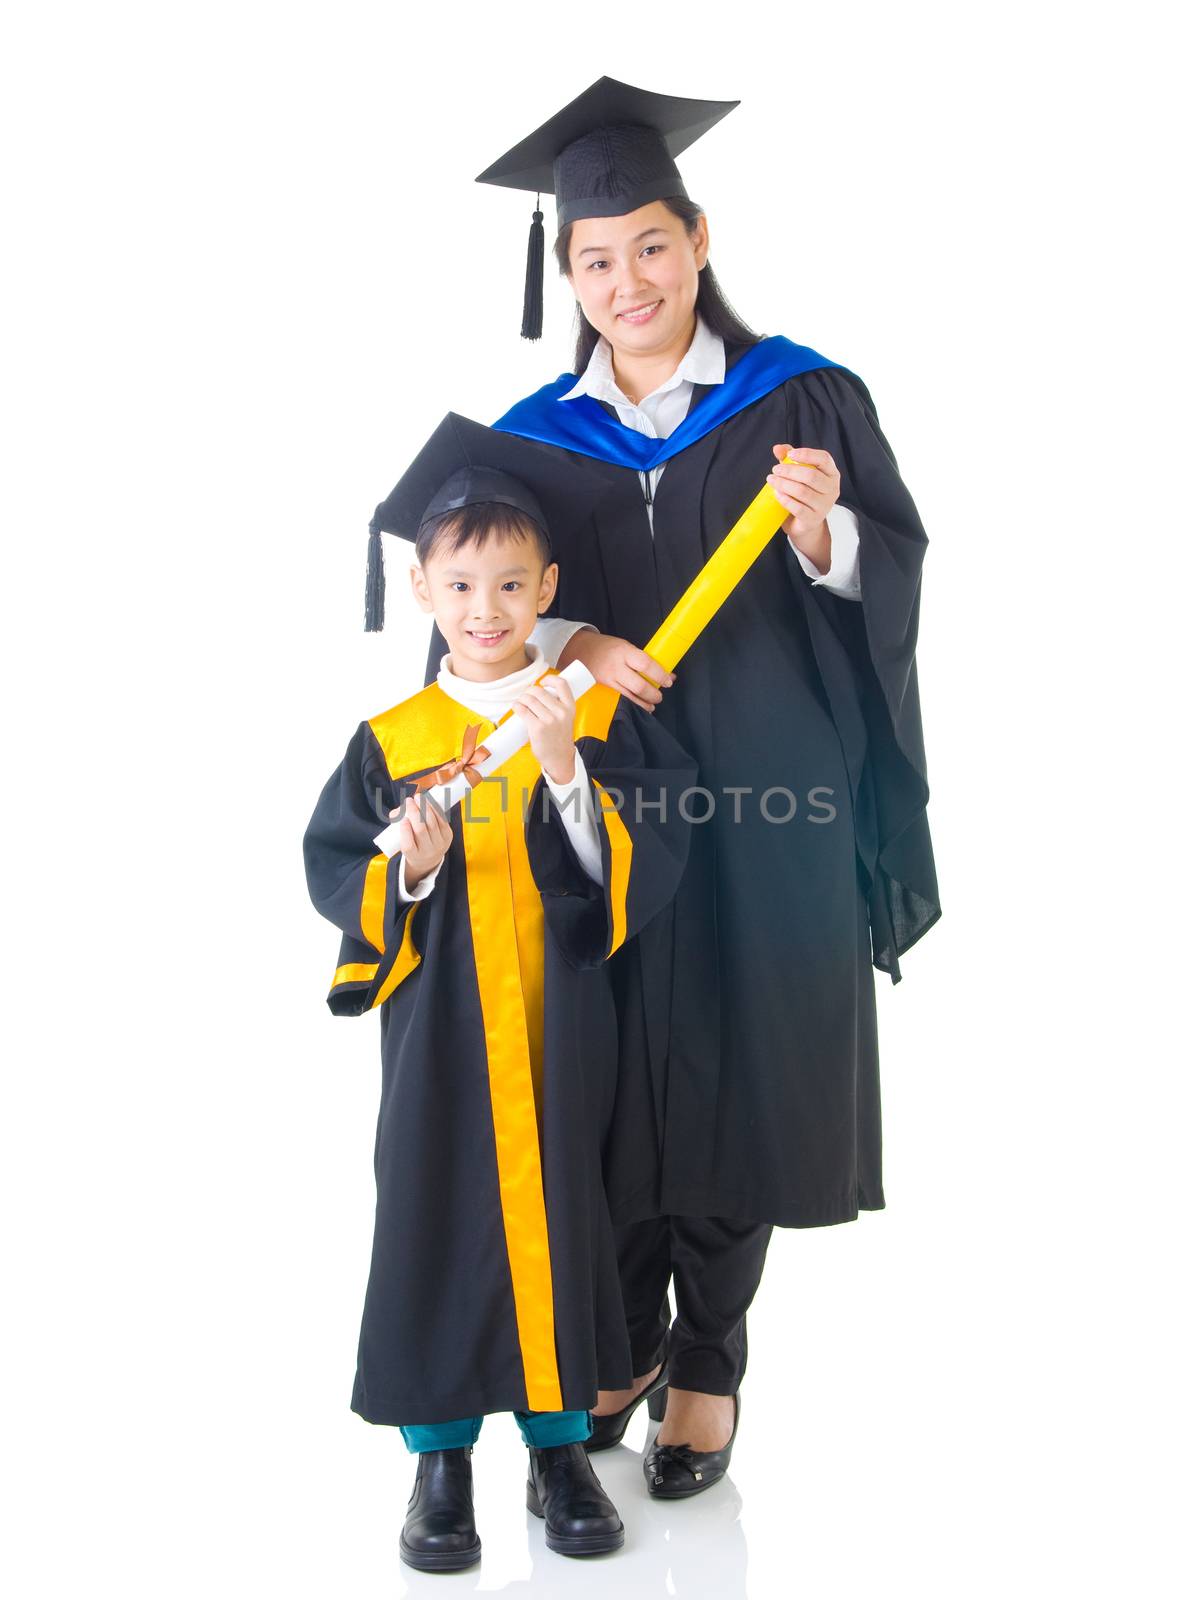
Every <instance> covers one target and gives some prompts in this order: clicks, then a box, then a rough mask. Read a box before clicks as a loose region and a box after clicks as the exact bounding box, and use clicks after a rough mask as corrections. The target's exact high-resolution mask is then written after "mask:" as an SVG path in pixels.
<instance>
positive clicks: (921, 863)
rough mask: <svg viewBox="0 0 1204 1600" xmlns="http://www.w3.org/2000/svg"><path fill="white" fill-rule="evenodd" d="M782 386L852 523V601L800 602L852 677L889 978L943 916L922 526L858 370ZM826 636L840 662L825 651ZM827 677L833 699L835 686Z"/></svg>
mask: <svg viewBox="0 0 1204 1600" xmlns="http://www.w3.org/2000/svg"><path fill="white" fill-rule="evenodd" d="M791 387H792V391H793V397H794V404H795V408H796V410H795V415H794V417H793V418H792V423H793V427H794V430H795V431H794V439H795V440H796V441H797V442H798V443H799V444H807V445H811V444H818V445H819V447H820V448H823V449H826V450H829V451H830V452H831V454H832V456H833V458H834V459H835V461H836V465H837V468H838V469H839V471H840V475H841V492H840V501H839V503H840V504H841V505H846V506H848V507H849V508H850V509H851V510H853V511H855V512H856V513H857V520H858V526H859V529H860V567H861V604H860V605H857V604H855V603H852V604H851V603H849V602H848V601H846V600H842V599H841V598H840V597H839V596H836V595H832V594H828V593H826V592H825V591H824V590H823V587H822V585H819V586H815V587H812V586H810V585H808V586H807V590H808V604H809V605H810V606H813V607H814V608H815V611H816V618H815V621H813V624H812V637H813V642H814V644H815V648H816V656H817V659H818V661H819V665H820V670H821V672H823V673H824V675H825V678H828V679H834V678H835V677H836V676H838V675H839V674H840V672H841V671H842V670H847V663H849V662H851V664H852V667H853V671H854V673H855V675H856V678H857V692H858V697H859V700H860V704H861V711H862V715H863V717H864V720H865V726H866V737H867V740H868V746H869V752H870V761H869V763H868V771H867V775H866V781H867V783H869V784H870V785H871V786H872V792H871V793H870V795H869V800H868V803H869V805H870V806H871V807H872V809H873V812H874V830H873V831H874V833H875V835H876V841H875V842H876V864H875V868H874V872H873V881H872V883H871V885H870V887H869V905H870V920H871V927H872V931H873V943H874V963H875V965H876V966H878V967H880V968H881V969H882V970H883V971H886V972H889V973H890V975H891V977H892V979H893V980H894V981H895V982H896V983H897V982H898V981H899V976H900V974H899V957H900V955H902V954H903V952H904V951H905V950H907V949H908V948H910V946H911V945H913V944H915V942H916V940H917V939H919V938H920V937H921V936H922V935H923V934H924V933H926V932H927V931H928V929H929V928H930V927H931V926H932V925H933V923H934V922H936V920H937V918H938V917H939V916H940V914H941V908H940V900H939V894H938V889H937V881H936V867H935V863H934V861H933V856H932V844H931V839H930V836H929V831H928V819H927V812H926V807H927V804H928V775H927V763H926V759H925V754H924V734H923V727H922V724H921V720H920V690H919V681H918V678H917V674H916V661H915V654H916V638H917V634H918V630H919V620H920V575H921V568H922V566H923V562H924V554H925V550H926V549H927V545H928V536H927V534H926V533H925V531H924V527H923V524H922V523H921V521H920V516H919V513H918V511H917V510H916V507H915V503H914V501H913V500H912V497H911V495H910V494H909V492H908V490H907V486H906V485H905V484H904V482H903V479H902V478H901V477H900V475H899V468H898V463H897V461H896V460H895V455H894V452H893V451H892V449H891V447H890V445H889V444H888V442H887V440H886V436H885V434H884V433H883V431H882V428H881V426H880V424H879V421H878V414H877V410H876V409H875V406H874V402H873V399H872V397H871V395H870V392H869V390H868V389H867V388H866V386H865V384H864V383H863V382H862V381H861V379H860V378H858V377H856V376H855V375H854V374H853V373H851V372H848V371H846V370H845V369H843V368H832V367H829V368H821V369H819V370H817V371H815V372H811V373H808V374H806V375H805V377H803V378H802V379H799V380H797V381H796V382H795V383H794V384H793V385H792V386H791ZM816 622H819V625H818V626H817V625H816ZM836 641H839V644H838V645H836V643H835V642H836ZM834 646H835V648H838V649H839V650H840V651H841V652H842V653H843V655H844V657H845V662H843V663H842V662H840V661H839V660H837V659H836V658H835V656H834V655H833V648H834ZM831 687H832V689H833V691H834V696H833V697H834V698H835V696H836V694H838V692H839V691H838V686H837V685H836V684H835V682H832V684H831Z"/></svg>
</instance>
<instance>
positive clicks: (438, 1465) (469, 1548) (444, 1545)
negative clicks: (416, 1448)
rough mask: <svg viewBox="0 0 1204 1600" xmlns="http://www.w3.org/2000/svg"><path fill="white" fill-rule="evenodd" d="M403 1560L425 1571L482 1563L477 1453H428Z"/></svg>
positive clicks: (413, 1503)
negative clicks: (475, 1500)
mask: <svg viewBox="0 0 1204 1600" xmlns="http://www.w3.org/2000/svg"><path fill="white" fill-rule="evenodd" d="M401 1559H402V1560H403V1561H404V1562H405V1563H406V1565H407V1566H409V1567H418V1568H419V1569H420V1570H421V1571H423V1572H459V1571H460V1570H461V1569H462V1568H464V1567H471V1566H473V1565H475V1563H476V1562H478V1561H479V1560H480V1559H481V1541H480V1539H479V1538H478V1537H477V1524H476V1519H475V1517H474V1516H473V1512H472V1449H471V1447H469V1448H467V1449H463V1450H424V1451H423V1453H422V1454H421V1455H420V1456H419V1457H418V1473H417V1476H416V1477H415V1479H414V1492H413V1494H412V1495H411V1496H410V1505H409V1509H408V1511H407V1512H406V1520H405V1526H404V1527H403V1528H402V1530H401Z"/></svg>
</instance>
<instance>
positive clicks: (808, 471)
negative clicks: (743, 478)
mask: <svg viewBox="0 0 1204 1600" xmlns="http://www.w3.org/2000/svg"><path fill="white" fill-rule="evenodd" d="M773 453H774V455H775V456H777V458H778V464H777V466H776V467H775V468H774V469H773V471H772V472H771V473H770V474H769V476H768V477H767V478H766V480H765V481H766V483H769V484H772V485H773V492H774V494H775V495H776V496H777V497H778V499H779V501H780V502H781V503H782V505H784V506H785V507H786V510H787V511H789V512H790V516H789V517H788V518H787V520H786V522H785V524H784V527H785V529H786V536H787V538H788V539H789V540H790V542H791V544H792V545H794V547H795V549H796V550H801V551H802V552H803V554H804V555H805V556H806V557H807V560H808V561H810V562H811V563H812V564H813V565H814V566H816V567H818V568H819V570H820V571H821V572H827V570H828V568H829V567H830V566H831V565H832V535H831V534H830V533H829V532H828V522H827V517H828V512H829V511H831V509H832V507H833V506H834V505H835V504H836V502H837V500H838V499H839V498H840V473H839V471H838V470H837V467H836V463H835V461H833V459H832V457H831V456H830V455H829V453H828V452H827V451H826V450H810V449H808V448H807V447H806V446H805V445H789V444H775V445H774V447H773ZM787 456H789V457H790V458H791V459H790V460H789V461H787V460H786V457H787Z"/></svg>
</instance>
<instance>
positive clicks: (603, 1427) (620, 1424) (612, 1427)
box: [585, 1361, 669, 1455]
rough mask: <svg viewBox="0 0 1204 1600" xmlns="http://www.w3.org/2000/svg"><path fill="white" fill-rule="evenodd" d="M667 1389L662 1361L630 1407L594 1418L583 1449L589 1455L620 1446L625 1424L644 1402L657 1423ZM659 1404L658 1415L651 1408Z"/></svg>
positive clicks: (665, 1366)
mask: <svg viewBox="0 0 1204 1600" xmlns="http://www.w3.org/2000/svg"><path fill="white" fill-rule="evenodd" d="M668 1387H669V1373H668V1370H667V1363H666V1362H664V1361H662V1362H661V1365H660V1371H659V1372H658V1373H657V1375H656V1377H655V1378H653V1380H652V1382H651V1383H650V1384H649V1385H648V1387H647V1388H646V1389H641V1390H640V1392H639V1394H637V1395H636V1397H635V1399H634V1400H633V1401H632V1402H631V1404H630V1405H626V1406H624V1407H623V1409H622V1411H615V1412H613V1413H612V1415H610V1416H609V1417H594V1418H593V1424H594V1431H593V1433H592V1434H590V1436H589V1438H588V1439H587V1440H586V1441H585V1448H586V1450H587V1451H588V1452H589V1454H590V1455H593V1454H594V1453H595V1451H598V1450H609V1449H610V1448H611V1447H612V1446H613V1445H616V1444H620V1443H621V1442H622V1439H623V1435H624V1434H625V1433H626V1432H627V1424H628V1423H629V1422H630V1421H631V1419H632V1416H633V1415H634V1414H635V1412H637V1411H638V1410H639V1408H640V1407H641V1406H642V1405H643V1404H644V1401H645V1400H646V1401H647V1402H648V1415H649V1416H650V1417H651V1416H656V1418H657V1421H658V1422H659V1421H660V1418H661V1417H663V1416H664V1414H665V1411H664V1405H665V1391H666V1389H668ZM658 1401H659V1402H660V1406H661V1410H660V1413H659V1415H657V1413H655V1412H654V1411H653V1409H652V1408H653V1406H654V1405H656V1403H657V1402H658Z"/></svg>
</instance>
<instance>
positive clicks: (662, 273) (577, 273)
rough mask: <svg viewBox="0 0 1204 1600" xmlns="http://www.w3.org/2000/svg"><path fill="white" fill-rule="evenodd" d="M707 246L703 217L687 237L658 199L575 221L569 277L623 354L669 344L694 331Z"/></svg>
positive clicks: (589, 314)
mask: <svg viewBox="0 0 1204 1600" xmlns="http://www.w3.org/2000/svg"><path fill="white" fill-rule="evenodd" d="M708 245H709V239H708V236H707V222H706V218H705V217H700V218H699V219H698V225H697V228H696V230H695V233H694V236H693V238H691V237H690V235H689V234H687V233H686V228H685V223H683V222H682V221H681V220H680V218H678V217H675V216H674V215H673V213H672V212H671V211H670V210H669V208H668V206H667V205H665V203H664V202H663V201H661V200H654V201H652V203H651V204H650V205H646V206H641V207H640V209H639V210H638V211H629V212H628V213H627V215H626V216H624V217H592V218H586V219H585V220H584V221H581V222H575V223H574V224H573V231H572V233H571V234H570V236H569V281H570V282H571V284H572V286H573V293H574V294H575V295H576V296H577V300H578V303H579V304H580V306H581V310H582V313H583V315H584V316H585V319H586V321H587V322H588V323H589V324H590V326H591V327H594V328H597V330H598V332H599V333H600V334H602V335H603V337H604V338H606V339H608V340H609V341H610V343H611V345H612V346H613V347H614V349H615V350H616V351H619V352H621V353H623V354H630V355H655V354H658V353H660V352H661V351H669V350H672V349H674V348H675V347H676V346H677V345H679V344H680V343H681V341H682V339H683V338H684V337H685V336H686V334H687V331H688V330H692V328H693V324H694V302H695V300H696V299H697V298H698V274H699V273H700V272H701V271H702V269H703V267H704V266H706V259H707V248H708Z"/></svg>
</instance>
